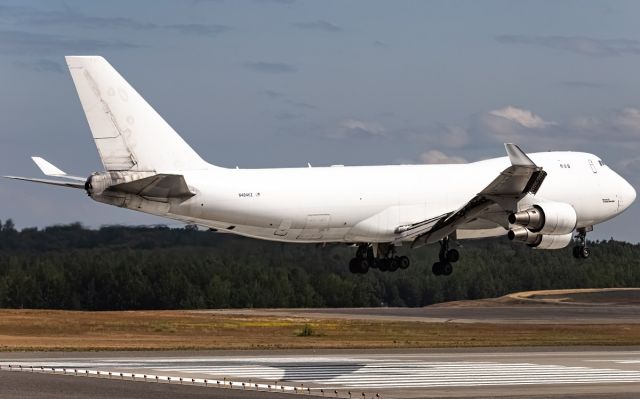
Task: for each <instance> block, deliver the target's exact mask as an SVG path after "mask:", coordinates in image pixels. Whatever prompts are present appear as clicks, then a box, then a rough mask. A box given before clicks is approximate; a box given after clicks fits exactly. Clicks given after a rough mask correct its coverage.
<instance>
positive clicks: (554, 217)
mask: <svg viewBox="0 0 640 399" xmlns="http://www.w3.org/2000/svg"><path fill="white" fill-rule="evenodd" d="M577 221H578V215H577V214H576V210H575V209H573V207H572V206H571V205H569V204H566V203H563V202H543V203H540V204H536V205H534V206H533V207H532V208H529V209H525V210H524V211H520V212H516V213H512V214H511V215H509V223H511V224H515V225H518V226H522V227H524V228H526V229H528V230H529V231H531V232H532V233H539V234H554V235H562V234H569V233H571V232H572V231H573V230H574V229H575V228H576V223H577Z"/></svg>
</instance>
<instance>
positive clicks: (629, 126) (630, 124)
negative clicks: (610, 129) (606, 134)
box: [612, 107, 640, 138]
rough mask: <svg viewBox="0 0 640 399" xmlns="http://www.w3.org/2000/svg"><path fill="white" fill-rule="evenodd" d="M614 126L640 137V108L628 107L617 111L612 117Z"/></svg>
mask: <svg viewBox="0 0 640 399" xmlns="http://www.w3.org/2000/svg"><path fill="white" fill-rule="evenodd" d="M612 122H613V126H614V127H616V128H617V129H618V130H619V131H620V132H628V133H629V134H631V135H633V136H636V137H639V138H640V136H638V133H640V109H638V108H632V107H627V108H623V109H622V110H620V111H618V112H616V113H615V114H614V116H613V118H612Z"/></svg>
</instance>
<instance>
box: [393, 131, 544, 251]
mask: <svg viewBox="0 0 640 399" xmlns="http://www.w3.org/2000/svg"><path fill="white" fill-rule="evenodd" d="M504 146H505V148H506V150H507V154H508V155H509V159H510V160H511V166H509V167H508V168H506V169H505V170H503V171H502V172H501V173H500V174H499V175H498V176H497V177H496V178H495V179H494V180H493V181H492V182H491V183H490V184H489V185H488V186H487V187H485V188H484V189H483V190H482V191H481V192H479V193H478V194H477V195H476V196H475V197H473V198H472V199H471V200H470V201H469V202H467V203H466V204H464V205H463V206H462V207H461V208H459V209H458V210H456V211H454V212H450V213H448V214H445V215H441V216H439V217H437V218H434V219H430V220H426V221H422V222H419V223H415V224H413V225H410V226H403V227H400V228H398V229H399V230H396V231H397V232H398V233H400V235H401V237H402V238H405V239H406V238H414V240H413V244H412V247H419V246H422V245H425V244H429V243H433V242H437V241H439V240H441V239H443V238H444V237H446V236H448V235H449V234H451V233H453V232H454V231H455V230H456V229H457V228H458V227H459V226H461V225H463V224H465V223H468V222H470V221H472V220H475V219H478V218H482V216H483V214H484V213H487V212H488V211H489V210H490V208H491V207H492V206H493V205H498V206H500V207H501V208H502V209H504V210H505V212H507V211H513V210H515V209H512V208H514V207H515V204H516V203H517V202H518V201H519V200H521V199H522V198H523V197H524V196H526V195H527V194H529V193H531V194H535V193H536V192H537V191H538V189H539V188H540V185H541V184H542V182H543V181H544V179H545V177H546V175H547V173H546V172H545V171H543V170H542V168H541V167H539V166H537V165H536V164H535V163H534V162H533V161H532V160H531V159H530V158H529V157H528V156H527V154H525V153H524V151H522V150H521V149H520V147H518V146H517V145H515V144H511V143H505V145H504Z"/></svg>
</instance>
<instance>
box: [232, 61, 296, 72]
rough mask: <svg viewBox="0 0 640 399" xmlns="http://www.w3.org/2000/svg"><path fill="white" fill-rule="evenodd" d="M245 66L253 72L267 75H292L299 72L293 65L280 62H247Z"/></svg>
mask: <svg viewBox="0 0 640 399" xmlns="http://www.w3.org/2000/svg"><path fill="white" fill-rule="evenodd" d="M244 66H245V67H246V68H248V69H251V70H252V71H256V72H265V73H290V72H296V71H297V70H298V69H297V68H296V67H294V66H293V65H290V64H285V63H280V62H264V61H247V62H245V63H244Z"/></svg>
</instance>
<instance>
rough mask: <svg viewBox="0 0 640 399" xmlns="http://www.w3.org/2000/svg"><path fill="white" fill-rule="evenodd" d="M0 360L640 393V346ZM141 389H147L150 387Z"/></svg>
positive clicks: (208, 375) (494, 390) (370, 387)
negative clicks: (566, 349) (620, 348)
mask: <svg viewBox="0 0 640 399" xmlns="http://www.w3.org/2000/svg"><path fill="white" fill-rule="evenodd" d="M2 358H3V359H4V360H3V361H2V362H0V366H2V369H4V370H6V369H7V367H8V365H9V364H12V365H14V367H15V365H16V364H21V365H23V366H25V367H26V366H27V365H28V366H34V367H36V368H37V367H49V368H50V367H53V368H60V369H62V368H65V369H67V370H73V369H82V370H92V371H96V370H99V371H102V373H103V374H102V375H103V376H104V375H105V373H106V372H108V371H111V372H112V373H114V375H118V374H117V373H136V374H137V375H138V376H140V375H142V374H146V375H148V376H152V375H161V376H163V377H162V378H165V379H166V377H167V376H169V377H171V378H173V381H174V382H175V381H177V380H178V378H180V377H182V378H183V379H184V380H185V381H191V379H199V380H198V381H202V380H203V379H207V380H208V381H209V385H212V386H216V384H214V383H213V381H224V382H229V381H233V382H234V386H235V387H240V384H241V383H242V382H245V383H246V384H247V386H249V387H251V386H252V384H256V383H259V384H261V387H263V388H265V389H264V390H266V386H267V384H269V385H271V386H272V387H278V386H282V387H285V386H286V387H287V389H286V391H285V392H291V393H293V392H294V391H293V390H292V389H293V388H295V389H296V390H298V389H299V390H302V389H304V391H305V393H311V394H316V395H322V394H323V393H324V394H325V395H326V394H328V393H331V396H333V397H335V395H334V392H336V391H337V392H338V396H340V397H349V396H348V392H351V393H352V395H354V396H353V397H358V396H359V397H362V396H361V393H365V396H366V397H367V398H368V397H375V395H376V394H378V395H380V396H382V397H387V398H389V397H403V398H418V397H443V396H446V397H490V396H496V395H500V396H509V397H518V396H523V397H535V395H546V396H549V395H563V396H567V395H569V396H570V395H573V394H576V395H580V396H581V397H584V396H586V395H604V396H605V397H606V396H612V397H620V396H621V395H622V394H634V395H640V350H629V349H626V350H617V349H609V348H606V349H590V350H580V349H576V350H571V351H556V350H553V349H550V350H518V349H499V350H495V351H494V350H488V351H487V350H486V349H484V350H483V351H473V350H449V351H444V350H443V351H437V352H435V351H428V350H402V351H385V352H383V353H381V352H380V351H355V350H354V351H318V352H316V351H280V352H273V351H269V352H265V351H251V352H229V353H220V352H211V353H207V354H199V355H196V354H185V353H163V354H158V353H157V352H156V353H153V352H149V353H113V354H96V353H93V354H69V353H67V354H56V355H51V354H42V353H33V354H18V353H11V354H2ZM14 373H17V372H15V371H14ZM69 373H71V372H69ZM67 378H68V379H69V383H70V384H73V381H75V380H78V379H79V378H84V379H90V378H88V377H71V376H68V377H67ZM138 380H141V378H139V377H138ZM149 380H150V381H153V378H152V377H149ZM148 384H153V383H152V382H149V383H148ZM156 384H157V383H156ZM159 385H162V384H159ZM196 385H197V384H196ZM201 385H202V384H201ZM139 386H141V387H143V388H141V389H144V386H145V384H144V383H141V384H139ZM218 386H219V383H218ZM191 388H194V387H191ZM201 389H207V388H204V387H202V388H201ZM307 389H309V391H307ZM275 390H276V391H278V389H275ZM321 390H322V391H321ZM296 392H301V391H296ZM356 394H357V396H356ZM265 395H268V394H265ZM631 397H633V396H631Z"/></svg>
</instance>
